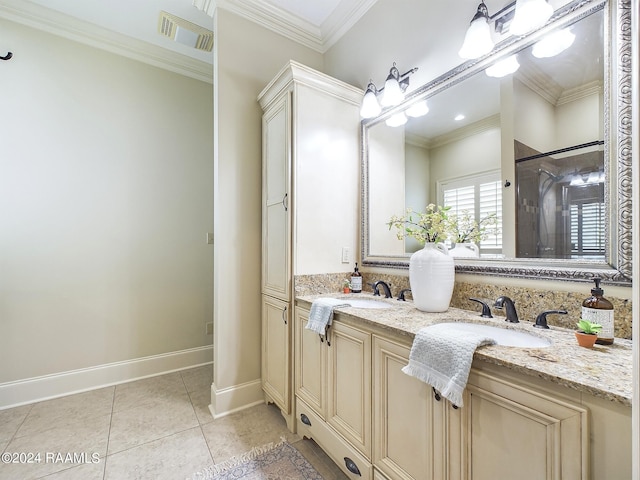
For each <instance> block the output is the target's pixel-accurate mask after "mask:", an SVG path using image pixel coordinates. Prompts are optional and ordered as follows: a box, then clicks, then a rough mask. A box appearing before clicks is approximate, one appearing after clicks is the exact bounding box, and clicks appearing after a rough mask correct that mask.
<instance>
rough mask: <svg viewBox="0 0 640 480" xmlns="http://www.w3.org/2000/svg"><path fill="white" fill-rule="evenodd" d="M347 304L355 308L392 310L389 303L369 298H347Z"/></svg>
mask: <svg viewBox="0 0 640 480" xmlns="http://www.w3.org/2000/svg"><path fill="white" fill-rule="evenodd" d="M345 303H348V304H349V305H351V306H352V307H355V308H391V305H389V304H388V303H385V302H380V301H378V300H369V299H368V298H345Z"/></svg>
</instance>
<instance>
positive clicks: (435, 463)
mask: <svg viewBox="0 0 640 480" xmlns="http://www.w3.org/2000/svg"><path fill="white" fill-rule="evenodd" d="M410 350H411V344H407V343H405V342H401V341H398V342H396V341H392V340H389V339H387V338H381V337H379V336H374V337H373V431H374V439H373V463H374V466H375V467H376V470H378V471H379V472H381V473H383V474H384V475H381V474H378V477H376V478H379V479H383V478H389V479H394V480H395V479H398V480H400V479H402V480H414V479H415V480H419V479H420V480H444V479H452V480H453V479H462V478H466V476H465V471H466V467H465V465H466V461H465V460H466V459H465V458H463V456H462V455H463V450H462V445H463V436H464V434H463V424H462V418H463V412H464V409H456V408H454V407H453V405H452V404H451V403H449V402H448V401H446V400H445V399H442V398H441V397H440V396H439V395H438V394H437V393H436V392H435V391H434V390H433V388H432V387H431V386H429V385H427V384H426V383H424V382H421V381H419V380H417V379H416V378H414V377H411V376H409V375H406V374H404V373H403V372H402V367H404V366H405V365H407V364H408V363H409V352H410ZM495 478H500V477H495ZM505 478H506V477H505Z"/></svg>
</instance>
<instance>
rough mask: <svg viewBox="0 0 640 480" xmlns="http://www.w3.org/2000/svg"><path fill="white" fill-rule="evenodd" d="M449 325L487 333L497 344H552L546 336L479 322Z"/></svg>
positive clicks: (545, 345) (541, 345) (514, 345)
mask: <svg viewBox="0 0 640 480" xmlns="http://www.w3.org/2000/svg"><path fill="white" fill-rule="evenodd" d="M447 325H452V326H455V327H456V328H457V329H459V330H464V331H467V332H475V333H480V334H482V335H486V336H487V337H490V338H493V339H494V340H495V341H496V345H503V346H505V347H523V348H544V347H548V346H550V345H551V342H550V341H549V340H547V339H546V338H541V337H538V336H536V335H531V334H529V333H526V332H521V331H519V330H509V329H506V328H500V327H492V326H491V325H481V324H478V323H462V322H455V323H449V324H447Z"/></svg>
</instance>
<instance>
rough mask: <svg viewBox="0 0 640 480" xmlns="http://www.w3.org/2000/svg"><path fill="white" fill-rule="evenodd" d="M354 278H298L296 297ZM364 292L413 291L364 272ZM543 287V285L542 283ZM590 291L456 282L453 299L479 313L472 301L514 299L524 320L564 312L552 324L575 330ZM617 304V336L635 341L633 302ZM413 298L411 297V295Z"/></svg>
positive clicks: (401, 280) (401, 279)
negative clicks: (378, 285) (380, 288)
mask: <svg viewBox="0 0 640 480" xmlns="http://www.w3.org/2000/svg"><path fill="white" fill-rule="evenodd" d="M350 277H351V272H350V271H349V272H342V273H325V274H317V275H296V276H295V279H294V282H295V294H296V296H301V295H316V294H323V293H338V292H342V285H343V282H344V281H345V280H348V279H349V278H350ZM362 277H363V283H362V286H363V288H362V291H363V293H366V292H372V288H371V286H370V284H371V283H373V282H374V281H377V280H383V281H385V282H386V283H388V284H389V285H390V286H391V292H392V293H393V295H394V296H396V297H397V296H398V293H399V292H400V290H403V289H405V288H409V277H406V276H401V275H388V274H378V273H375V274H372V273H367V272H362ZM540 283H541V284H543V282H540ZM588 291H589V290H588V288H586V287H585V292H587V293H584V292H557V291H553V290H544V289H533V288H525V287H516V286H505V285H486V284H480V283H466V282H458V281H456V283H455V287H454V289H453V297H452V298H451V306H452V307H455V308H461V309H464V310H471V311H475V310H478V309H479V305H478V304H477V303H476V302H472V301H470V300H469V298H478V299H480V300H484V301H485V302H486V303H487V304H488V305H489V306H491V307H492V306H493V302H494V301H495V299H496V298H498V297H499V296H501V295H506V296H508V297H510V298H511V299H512V300H513V301H514V302H515V305H516V310H517V311H518V315H519V317H520V318H521V319H523V320H528V321H530V322H533V321H535V319H536V316H537V315H538V314H539V313H541V312H543V311H545V310H556V309H564V310H567V312H568V314H567V315H549V316H548V317H547V320H548V322H549V325H554V326H557V327H564V328H569V329H575V324H576V322H577V321H578V320H579V318H580V314H581V306H582V301H583V300H584V299H585V298H586V297H587V296H588ZM606 297H607V299H609V300H610V301H611V303H613V306H614V312H615V317H614V318H615V320H614V321H615V336H616V337H619V338H627V339H630V338H631V301H630V300H629V299H623V298H616V297H612V296H610V295H606ZM407 299H411V294H407ZM491 312H492V313H493V315H494V316H496V317H497V316H504V313H503V312H502V311H500V310H499V309H497V308H493V307H492V308H491Z"/></svg>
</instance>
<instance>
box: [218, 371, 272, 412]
mask: <svg viewBox="0 0 640 480" xmlns="http://www.w3.org/2000/svg"><path fill="white" fill-rule="evenodd" d="M261 403H264V394H263V393H262V381H261V380H260V379H257V380H254V381H252V382H247V383H241V384H240V385H234V386H232V387H228V388H221V389H218V388H216V384H215V383H214V384H213V385H211V405H209V411H210V412H211V415H213V418H220V417H224V416H227V415H229V414H231V413H235V412H238V411H240V410H244V409H245V408H249V407H253V406H254V405H259V404H261Z"/></svg>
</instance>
